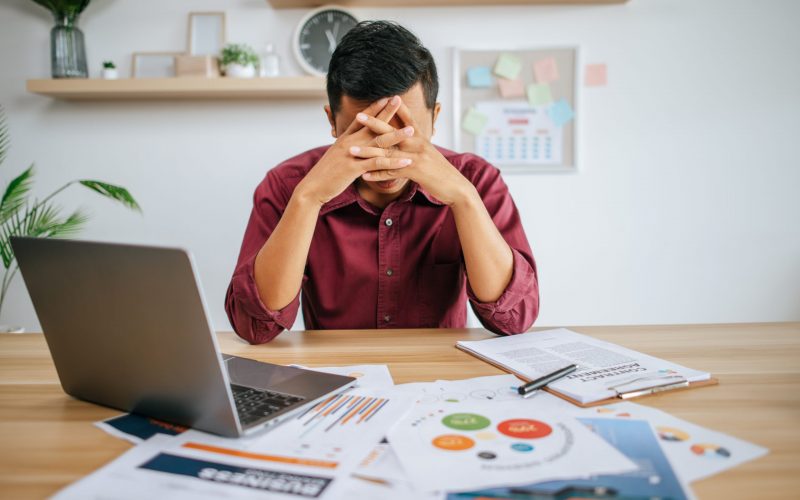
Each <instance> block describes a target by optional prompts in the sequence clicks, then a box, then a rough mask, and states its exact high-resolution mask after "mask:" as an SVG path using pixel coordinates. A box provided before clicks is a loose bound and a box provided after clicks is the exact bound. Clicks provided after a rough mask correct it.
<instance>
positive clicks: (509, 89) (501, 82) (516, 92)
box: [497, 78, 525, 98]
mask: <svg viewBox="0 0 800 500" xmlns="http://www.w3.org/2000/svg"><path fill="white" fill-rule="evenodd" d="M497 86H498V87H499V88H500V95H501V96H502V97H505V98H509V97H525V85H524V84H523V83H522V80H521V79H516V80H508V79H506V78H498V79H497Z"/></svg>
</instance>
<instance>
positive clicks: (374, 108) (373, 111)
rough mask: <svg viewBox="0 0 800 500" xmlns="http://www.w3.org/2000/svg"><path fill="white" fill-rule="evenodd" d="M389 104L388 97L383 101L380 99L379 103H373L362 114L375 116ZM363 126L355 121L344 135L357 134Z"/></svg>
mask: <svg viewBox="0 0 800 500" xmlns="http://www.w3.org/2000/svg"><path fill="white" fill-rule="evenodd" d="M388 102H389V98H388V97H384V98H383V99H378V100H377V101H375V102H373V103H372V104H370V105H369V106H367V107H366V108H364V110H363V111H361V113H363V114H365V115H367V116H375V115H377V114H378V112H380V111H381V110H382V109H383V108H385V107H386V103H388ZM363 125H364V124H363V123H362V122H360V121H358V120H353V121H352V122H350V125H349V126H348V127H347V130H345V131H344V134H342V135H349V134H352V133H353V132H356V131H357V130H358V129H360V128H361V127H362V126H363Z"/></svg>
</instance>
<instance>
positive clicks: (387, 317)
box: [383, 314, 392, 323]
mask: <svg viewBox="0 0 800 500" xmlns="http://www.w3.org/2000/svg"><path fill="white" fill-rule="evenodd" d="M383 320H384V321H385V322H387V323H388V322H390V321H391V320H392V317H391V316H389V315H388V314H387V315H386V316H384V317H383Z"/></svg>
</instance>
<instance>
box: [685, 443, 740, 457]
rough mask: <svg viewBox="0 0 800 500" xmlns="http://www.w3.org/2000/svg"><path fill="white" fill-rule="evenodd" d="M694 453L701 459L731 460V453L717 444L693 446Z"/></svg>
mask: <svg viewBox="0 0 800 500" xmlns="http://www.w3.org/2000/svg"><path fill="white" fill-rule="evenodd" d="M690 449H691V450H692V453H694V454H695V455H700V456H701V457H709V458H730V456H731V452H730V451H728V450H727V449H726V448H723V447H722V446H717V445H715V444H693V445H692V447H691V448H690Z"/></svg>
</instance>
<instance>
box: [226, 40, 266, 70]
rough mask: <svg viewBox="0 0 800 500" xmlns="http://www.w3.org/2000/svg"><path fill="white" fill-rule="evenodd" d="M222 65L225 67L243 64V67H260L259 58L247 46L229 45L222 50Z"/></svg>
mask: <svg viewBox="0 0 800 500" xmlns="http://www.w3.org/2000/svg"><path fill="white" fill-rule="evenodd" d="M220 63H221V64H222V65H223V66H227V65H229V64H241V65H242V66H248V65H250V64H252V65H253V66H256V65H258V56H257V55H256V52H255V51H254V50H253V49H252V48H251V47H250V46H249V45H246V44H238V43H229V44H228V45H226V46H225V47H223V48H222V56H221V57H220Z"/></svg>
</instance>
